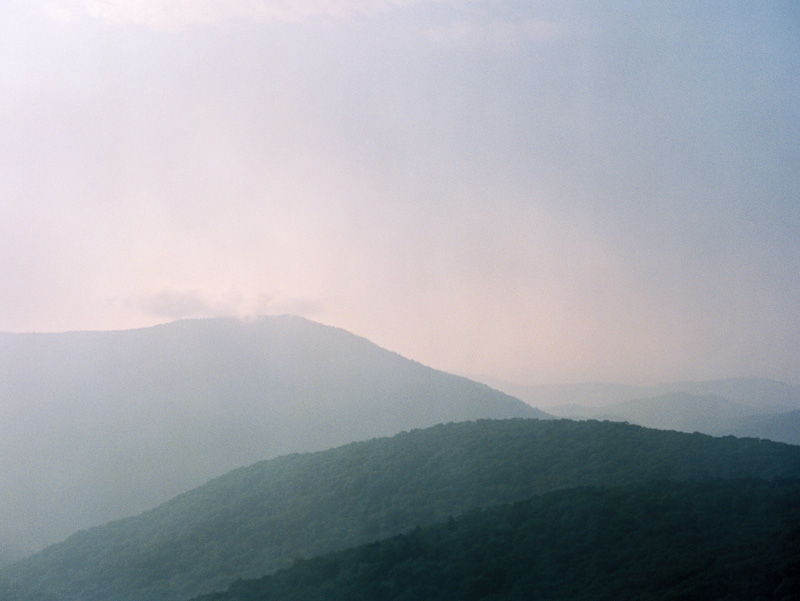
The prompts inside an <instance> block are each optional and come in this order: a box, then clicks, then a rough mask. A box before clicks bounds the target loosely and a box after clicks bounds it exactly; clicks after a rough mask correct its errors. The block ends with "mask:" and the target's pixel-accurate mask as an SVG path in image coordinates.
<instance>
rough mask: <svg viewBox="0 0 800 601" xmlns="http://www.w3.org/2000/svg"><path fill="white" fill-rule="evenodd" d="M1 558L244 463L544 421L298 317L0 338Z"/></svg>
mask: <svg viewBox="0 0 800 601" xmlns="http://www.w3.org/2000/svg"><path fill="white" fill-rule="evenodd" d="M0 400H1V401H2V402H0V457H2V462H0V484H2V486H0V560H3V559H6V558H8V559H10V558H12V557H13V556H14V555H16V556H17V557H19V556H20V555H21V554H24V553H29V552H32V551H35V550H37V549H41V548H43V547H44V546H45V545H47V544H50V543H53V542H56V541H58V540H61V539H63V538H64V537H66V536H68V535H69V534H71V533H73V532H75V531H76V530H78V529H80V528H85V527H88V526H92V525H97V524H101V523H104V522H107V521H109V520H112V519H117V518H122V517H125V516H129V515H134V514H136V513H139V512H141V511H143V510H145V509H149V508H152V507H154V506H155V505H157V504H158V503H161V502H163V501H166V500H168V499H170V498H172V497H173V496H175V495H176V494H179V493H181V492H184V491H186V490H189V489H190V488H193V487H195V486H199V485H200V484H202V483H204V482H206V481H208V480H209V479H210V478H213V477H215V476H218V475H220V474H223V473H225V472H227V471H229V470H231V469H234V468H236V467H240V466H242V465H249V464H251V463H253V462H255V461H259V460H262V459H267V458H269V457H275V456H277V455H281V454H285V453H290V452H299V451H314V450H321V449H326V448H329V447H332V446H336V445H341V444H344V443H347V442H351V441H354V440H363V439H368V438H372V437H375V436H387V435H391V434H395V433H397V432H400V431H402V430H407V429H410V428H420V427H426V426H431V425H434V424H437V423H441V422H448V421H461V420H471V419H478V418H507V417H546V415H545V414H543V413H541V412H539V411H537V410H535V409H533V408H531V407H529V406H527V405H525V404H524V403H522V402H520V401H519V400H517V399H514V398H511V397H509V396H507V395H505V394H503V393H500V392H498V391H495V390H492V389H490V388H488V387H487V386H485V385H483V384H478V383H475V382H472V381H470V380H467V379H465V378H460V377H456V376H452V375H449V374H446V373H443V372H440V371H436V370H434V369H430V368H428V367H425V366H423V365H420V364H418V363H415V362H413V361H409V360H407V359H404V358H403V357H401V356H399V355H397V354H395V353H392V352H389V351H386V350H384V349H381V348H379V347H377V346H376V345H374V344H372V343H371V342H369V341H367V340H365V339H363V338H360V337H358V336H354V335H352V334H350V333H348V332H345V331H343V330H340V329H336V328H331V327H327V326H323V325H320V324H317V323H313V322H310V321H307V320H305V319H301V318H298V317H290V316H283V317H264V318H261V319H257V320H253V321H248V322H242V321H239V320H235V319H208V320H187V321H180V322H175V323H171V324H167V325H163V326H157V327H153V328H145V329H139V330H129V331H118V332H71V333H63V334H0Z"/></svg>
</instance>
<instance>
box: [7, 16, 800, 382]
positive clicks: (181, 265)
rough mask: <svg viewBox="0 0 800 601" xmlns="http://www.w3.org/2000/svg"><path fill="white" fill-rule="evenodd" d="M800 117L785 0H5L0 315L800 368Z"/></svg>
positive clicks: (451, 365)
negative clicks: (296, 324) (311, 328)
mask: <svg viewBox="0 0 800 601" xmlns="http://www.w3.org/2000/svg"><path fill="white" fill-rule="evenodd" d="M798 140H800V8H798V5H797V4H796V3H795V2H791V1H786V2H781V1H774V2H739V3H731V2H715V1H713V0H709V1H707V2H694V1H693V0H692V1H681V0H676V1H670V2H661V1H651V2H628V1H616V0H611V1H609V2H603V3H597V2H575V1H572V0H566V1H564V0H559V1H557V2H556V1H553V2H549V1H543V2H534V1H516V0H292V1H289V0H228V1H226V2H220V1H215V0H180V1H179V0H129V1H127V2H125V1H112V0H107V1H104V0H61V1H58V0H54V1H48V0H3V2H2V4H0V331H8V332H56V331H65V330H109V329H128V328H134V327H144V326H150V325H154V324H157V323H164V322H168V321H172V320H175V319H181V318H189V317H211V316H218V315H236V316H240V317H243V318H248V317H251V316H254V315H259V314H282V313H293V314H298V315H303V316H305V317H308V318H309V319H312V320H315V321H319V322H322V323H325V324H329V325H333V326H337V327H341V328H344V329H346V330H349V331H351V332H353V333H355V334H358V335H361V336H364V337H366V338H369V339H370V340H372V341H373V342H375V343H377V344H379V345H381V346H383V347H385V348H388V349H390V350H393V351H396V352H398V353H400V354H402V355H404V356H406V357H410V358H412V359H415V360H417V361H420V362H422V363H425V364H427V365H430V366H433V367H436V368H439V369H444V370H446V371H451V372H456V373H461V374H466V375H472V376H486V377H492V378H497V379H503V380H507V381H510V382H514V383H518V384H547V383H567V382H585V381H606V382H624V383H645V384H646V383H658V382H662V381H670V380H690V379H714V378H725V377H736V376H745V377H767V378H775V379H779V380H784V381H788V382H792V383H797V384H800V144H799V143H798Z"/></svg>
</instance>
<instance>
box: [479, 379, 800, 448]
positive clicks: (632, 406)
mask: <svg viewBox="0 0 800 601" xmlns="http://www.w3.org/2000/svg"><path fill="white" fill-rule="evenodd" d="M495 384H496V385H497V386H499V387H500V388H501V389H502V390H505V391H506V392H509V393H510V394H515V395H518V396H519V398H521V399H523V400H525V401H526V402H528V403H531V404H534V405H536V406H541V407H545V408H546V409H547V411H548V412H551V413H553V414H555V415H558V416H560V417H568V418H571V419H608V420H615V421H627V422H630V423H632V424H638V425H642V426H647V427H650V428H662V429H669V430H678V431H682V432H703V433H706V434H713V435H717V436H722V435H729V434H730V435H734V436H750V437H756V438H768V439H770V440H775V441H779V442H787V443H789V444H800V387H798V386H792V385H790V384H786V383H784V382H777V381H774V380H766V379H755V378H732V379H728V380H712V381H708V382H677V383H672V384H663V385H660V386H654V387H644V386H623V385H614V384H591V383H590V384H577V385H563V386H531V387H519V386H516V387H515V386H511V385H505V384H503V383H495Z"/></svg>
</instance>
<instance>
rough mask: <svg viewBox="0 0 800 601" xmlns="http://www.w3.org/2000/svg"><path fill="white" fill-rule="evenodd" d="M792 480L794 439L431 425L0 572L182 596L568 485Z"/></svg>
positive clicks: (221, 485) (235, 476) (0, 589)
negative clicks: (777, 440)
mask: <svg viewBox="0 0 800 601" xmlns="http://www.w3.org/2000/svg"><path fill="white" fill-rule="evenodd" d="M776 476H778V477H794V478H797V477H800V447H793V446H790V445H783V444H777V443H772V442H767V441H759V440H750V439H736V438H733V437H726V438H712V437H710V436H705V435H701V434H681V433H677V432H668V431H659V430H649V429H645V428H641V427H638V426H631V425H627V424H621V423H611V422H571V421H567V420H557V421H556V420H548V421H542V420H521V419H515V420H501V421H486V420H483V421H479V422H466V423H456V424H448V425H439V426H435V427H432V428H428V429H425V430H414V431H411V432H407V433H402V434H399V435H396V436H394V437H392V438H382V439H376V440H371V441H367V442H359V443H353V444H350V445H346V446H343V447H340V448H336V449H331V450H328V451H323V452H318V453H311V454H293V455H288V456H283V457H279V458H276V459H273V460H270V461H265V462H259V463H257V464H254V465H252V466H249V467H247V468H241V469H238V470H235V471H233V472H231V473H229V474H226V475H225V476H222V477H220V478H217V479H215V480H213V481H211V482H209V483H208V484H206V485H204V486H202V487H200V488H198V489H196V490H193V491H191V492H189V493H185V494H183V495H180V496H178V497H176V498H175V499H173V500H171V501H170V502H168V503H165V504H163V505H161V506H159V507H157V508H156V509H154V510H151V511H148V512H146V513H143V514H141V515H140V516H137V517H135V518H130V519H126V520H121V521H117V522H113V523H111V524H108V525H106V526H103V527H98V528H93V529H91V530H87V531H83V532H80V533H78V534H75V535H74V536H71V537H70V538H69V539H67V540H66V541H64V542H63V543H59V544H57V545H54V546H52V547H49V548H48V549H46V550H44V551H43V552H41V553H39V554H37V555H35V556H33V557H31V558H28V559H26V560H23V561H21V562H19V563H17V564H15V565H13V566H9V567H7V568H5V569H3V570H1V571H0V598H2V599H4V600H8V601H45V600H51V599H58V600H59V601H134V600H138V601H142V600H146V601H182V600H184V599H187V598H189V597H191V596H192V595H196V594H199V593H203V592H207V591H211V590H215V589H217V590H219V589H223V588H225V587H226V586H227V585H228V584H230V583H231V582H232V581H234V580H235V579H237V578H240V577H244V578H248V577H250V578H252V577H258V576H261V575H264V574H268V573H271V572H273V571H275V570H277V569H279V568H282V567H286V566H288V565H289V564H290V563H291V561H292V560H293V559H294V558H296V557H311V556H314V555H318V554H321V553H325V552H328V551H333V550H336V549H342V548H345V547H348V546H353V545H356V544H361V543H365V542H369V541H374V540H378V539H381V538H385V537H388V536H391V535H394V534H397V533H400V532H403V531H406V530H408V529H409V528H413V527H416V526H422V525H426V524H432V523H434V522H437V521H441V520H445V519H447V518H448V516H452V515H458V514H461V513H464V512H467V511H469V510H472V509H475V508H478V507H484V506H491V505H498V504H502V503H509V502H513V501H517V500H521V499H525V498H528V497H531V496H533V495H536V494H539V493H542V492H546V491H551V490H556V489H562V488H568V487H574V486H583V485H594V486H597V485H603V486H613V485H619V484H624V483H630V482H640V481H645V480H656V479H675V480H683V479H703V478H707V477H715V478H737V477H762V478H772V477H776Z"/></svg>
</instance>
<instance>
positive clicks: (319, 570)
mask: <svg viewBox="0 0 800 601" xmlns="http://www.w3.org/2000/svg"><path fill="white" fill-rule="evenodd" d="M798 525H800V480H780V481H772V482H768V481H764V480H709V481H702V482H699V481H698V482H680V483H677V482H653V483H646V484H636V485H628V486H624V487H619V488H610V489H609V488H578V489H568V490H564V491H559V492H555V493H550V494H546V495H541V496H539V497H535V498H533V499H531V500H528V501H524V502H520V503H516V504H513V505H507V506H502V507H498V508H494V509H490V510H486V511H481V512H473V513H470V514H468V515H465V516H462V517H459V518H456V519H454V520H453V519H451V520H449V521H447V522H445V523H442V524H437V525H435V526H430V527H427V528H424V529H417V530H414V531H412V532H409V533H407V534H403V535H399V536H397V537H394V538H391V539H388V540H384V541H380V542H376V543H373V544H370V545H366V546H362V547H357V548H353V549H348V550H346V551H342V552H339V553H335V554H330V555H325V556H322V557H317V558H313V559H309V560H298V561H296V562H295V563H294V564H293V565H292V566H291V567H290V568H288V569H285V570H281V571H279V572H277V573H275V574H272V575H269V576H266V577H263V578H261V579H258V580H250V581H237V582H235V583H234V584H233V585H232V586H231V587H230V588H228V590H227V591H225V592H224V593H214V594H210V595H207V596H203V597H201V598H198V599H197V600H196V601H260V600H262V599H270V600H272V601H355V600H359V599H381V600H382V601H401V600H406V599H491V600H492V601H523V600H528V599H550V600H553V601H560V600H564V601H567V600H575V599H593V600H605V599H608V600H616V599H797V598H798V596H800V579H798V578H797V575H798V574H800V527H798ZM787 526H788V527H787Z"/></svg>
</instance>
